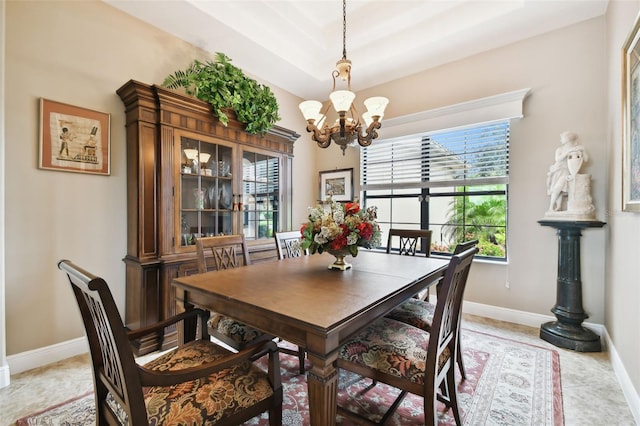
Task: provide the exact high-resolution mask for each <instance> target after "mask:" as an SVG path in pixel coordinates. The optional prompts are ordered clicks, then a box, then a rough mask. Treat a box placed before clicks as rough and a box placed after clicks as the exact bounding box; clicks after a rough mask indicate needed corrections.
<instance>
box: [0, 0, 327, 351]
mask: <svg viewBox="0 0 640 426" xmlns="http://www.w3.org/2000/svg"><path fill="white" fill-rule="evenodd" d="M6 23H7V28H6V33H7V37H6V41H7V46H6V55H7V56H6V60H7V63H6V81H7V85H6V86H7V87H6V170H5V173H6V179H7V186H6V194H5V196H6V247H7V250H6V319H7V336H6V341H7V354H8V355H12V354H16V353H20V352H23V351H27V350H30V349H35V348H39V347H43V346H48V345H52V344H54V343H59V342H63V341H66V340H69V339H72V338H76V337H80V336H82V335H83V331H82V328H81V322H80V317H79V315H78V311H77V307H76V306H75V301H74V300H73V299H72V293H71V291H70V288H69V284H68V283H67V282H66V281H65V277H64V275H63V273H62V272H61V271H59V270H58V269H57V268H56V264H57V261H58V260H60V259H62V258H67V259H71V260H73V261H74V262H76V263H78V264H79V265H82V266H84V267H85V268H87V269H88V270H89V271H92V272H94V273H96V274H99V275H102V276H103V277H104V278H105V279H106V280H107V282H109V283H110V284H111V286H112V289H113V292H114V296H115V298H116V301H117V303H118V306H119V308H120V310H121V312H124V303H125V300H124V295H125V291H124V264H123V262H122V258H123V257H124V255H125V254H126V212H125V211H126V193H125V191H126V171H125V168H126V166H125V129H124V106H123V104H122V102H121V101H120V98H119V97H118V96H117V95H116V90H117V89H118V88H119V87H120V86H121V85H122V84H124V83H125V82H126V81H128V80H129V79H135V80H138V81H141V82H145V83H149V84H151V83H155V84H160V83H162V80H163V79H164V77H166V76H167V75H168V74H170V73H172V72H173V71H175V70H177V69H182V68H185V67H186V66H187V65H188V64H189V63H190V62H191V61H192V60H193V59H194V58H200V59H202V58H205V57H204V54H203V53H202V52H201V51H199V50H198V49H196V48H194V47H192V46H190V45H188V44H185V43H184V42H182V41H179V40H177V39H175V38H174V37H172V36H169V35H167V34H165V33H163V32H160V31H158V30H156V29H154V28H153V27H150V26H148V25H146V24H143V23H141V22H140V21H138V20H137V19H134V18H131V17H129V16H127V15H125V14H123V13H122V12H120V11H118V10H117V9H114V8H112V7H110V6H108V5H106V4H105V3H103V2H100V1H83V2H77V1H69V2H62V1H56V2H52V1H28V2H25V1H9V2H7V20H6ZM219 51H222V52H224V51H225V44H224V42H222V41H221V44H220V46H219ZM271 88H272V89H273V90H274V92H275V94H276V96H277V97H278V101H279V103H280V107H281V116H282V117H283V120H282V121H281V122H280V123H278V124H280V125H282V126H284V127H287V128H290V129H293V130H295V131H296V132H298V133H300V134H302V133H303V132H305V128H304V125H303V123H302V120H300V119H299V111H298V109H297V104H298V103H299V102H300V99H298V98H296V97H294V96H293V95H291V94H289V93H287V92H285V91H283V90H281V89H278V88H277V87H273V86H271ZM40 97H44V98H47V99H53V100H56V101H60V102H64V103H69V104H73V105H78V106H83V107H86V108H91V109H95V110H99V111H104V112H108V113H110V114H111V176H108V177H106V176H98V175H86V174H77V173H64V172H55V171H47V170H39V169H38V167H37V161H38V160H37V159H38V120H39V110H38V108H39V107H38V105H39V103H38V102H39V98H40ZM294 150H295V155H296V161H295V164H294V179H293V180H294V193H295V194H296V196H297V198H296V200H295V202H294V223H299V222H301V221H302V220H303V219H304V215H305V214H306V206H307V205H308V204H309V203H311V202H312V201H313V200H314V197H310V196H309V195H307V194H311V192H312V191H313V190H315V183H313V184H312V181H313V182H315V179H314V178H313V177H312V176H309V173H308V172H307V170H309V169H310V168H313V167H314V163H313V162H314V161H315V160H314V159H313V154H314V150H313V149H312V147H310V145H309V144H306V145H305V144H302V143H296V145H295V149H294Z"/></svg>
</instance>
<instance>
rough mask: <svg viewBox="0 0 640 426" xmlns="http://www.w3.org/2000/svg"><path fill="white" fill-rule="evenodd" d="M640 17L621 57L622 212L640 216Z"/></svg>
mask: <svg viewBox="0 0 640 426" xmlns="http://www.w3.org/2000/svg"><path fill="white" fill-rule="evenodd" d="M639 30H640V15H639V17H638V18H636V22H635V23H634V24H633V29H632V30H631V33H630V34H629V36H628V37H627V40H626V42H625V44H624V49H623V53H622V55H623V57H622V86H623V87H622V99H623V102H622V105H623V107H622V109H623V111H622V120H623V138H622V139H623V147H622V161H623V165H622V210H624V211H631V212H640V43H639V37H640V34H639Z"/></svg>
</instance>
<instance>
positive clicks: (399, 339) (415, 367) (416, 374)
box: [337, 247, 478, 425]
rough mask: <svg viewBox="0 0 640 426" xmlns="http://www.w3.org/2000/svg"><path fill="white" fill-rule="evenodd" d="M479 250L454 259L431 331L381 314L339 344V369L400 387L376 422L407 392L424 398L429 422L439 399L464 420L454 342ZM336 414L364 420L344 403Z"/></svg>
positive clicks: (434, 418) (433, 421) (435, 420)
mask: <svg viewBox="0 0 640 426" xmlns="http://www.w3.org/2000/svg"><path fill="white" fill-rule="evenodd" d="M477 251H478V249H477V248H475V247H474V248H471V249H469V250H467V251H465V252H463V253H460V254H457V255H455V256H453V257H452V258H451V261H450V262H449V266H448V268H447V270H446V272H445V276H444V278H443V280H442V287H441V290H440V293H439V294H438V300H437V302H436V308H435V313H434V317H433V322H432V324H431V332H426V331H424V330H421V329H419V328H417V327H413V326H411V325H409V324H405V323H402V322H399V321H396V320H393V319H390V318H387V317H382V318H380V319H378V320H376V321H374V322H373V324H371V325H370V326H368V327H367V328H365V329H364V330H362V331H361V332H359V333H357V334H356V335H355V336H353V337H351V338H350V339H349V340H348V341H347V342H346V343H344V344H343V345H342V346H341V348H340V350H339V352H338V359H337V365H338V367H339V368H341V369H344V370H348V371H352V372H354V373H356V374H359V375H360V376H363V377H368V378H370V379H372V380H374V381H379V382H382V383H386V384H387V385H390V386H393V387H396V388H398V389H400V390H401V392H400V395H399V397H398V398H397V399H396V401H394V403H393V404H392V405H391V406H390V407H389V409H388V410H387V412H386V413H385V415H384V416H383V417H382V419H381V421H380V422H379V423H377V424H384V423H385V422H386V421H387V419H388V418H389V417H390V416H391V415H392V414H393V412H394V411H395V409H396V408H397V407H398V406H399V404H400V402H402V399H403V398H404V397H405V396H406V394H407V393H412V394H415V395H420V396H422V397H423V398H424V420H425V424H427V425H435V424H437V423H438V411H437V408H436V407H437V401H441V402H443V403H444V404H445V405H446V406H447V407H449V408H451V410H452V411H453V417H454V418H455V421H456V424H457V425H460V424H461V423H462V422H461V419H460V413H459V410H458V400H457V393H456V385H455V362H456V341H457V335H458V331H459V327H458V323H459V321H460V306H461V304H462V295H463V293H464V288H465V285H466V282H467V277H468V274H469V268H470V267H471V261H472V260H473V257H474V255H475V254H476V252H477ZM365 396H366V394H365ZM371 403H372V404H373V403H377V402H371ZM338 413H339V414H341V415H343V416H345V417H348V418H355V419H358V420H359V421H362V416H360V415H359V414H358V413H355V412H352V411H349V410H347V409H346V408H344V407H338ZM367 421H368V423H372V421H371V420H370V419H367Z"/></svg>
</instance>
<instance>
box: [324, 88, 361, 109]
mask: <svg viewBox="0 0 640 426" xmlns="http://www.w3.org/2000/svg"><path fill="white" fill-rule="evenodd" d="M355 98H356V94H355V93H353V92H351V91H349V90H336V91H335V92H331V94H330V95H329V99H331V103H332V104H333V108H334V109H335V110H336V111H337V112H338V113H346V112H347V111H349V109H350V108H351V104H352V103H353V100H354V99H355Z"/></svg>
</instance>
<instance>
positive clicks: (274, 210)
mask: <svg viewBox="0 0 640 426" xmlns="http://www.w3.org/2000/svg"><path fill="white" fill-rule="evenodd" d="M279 216H280V158H279V157H276V156H270V155H267V154H260V153H256V152H249V151H245V152H243V154H242V222H243V228H242V230H243V232H244V236H245V238H246V239H252V240H253V239H260V238H273V233H274V232H275V231H277V230H278V226H279V223H278V222H279Z"/></svg>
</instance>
